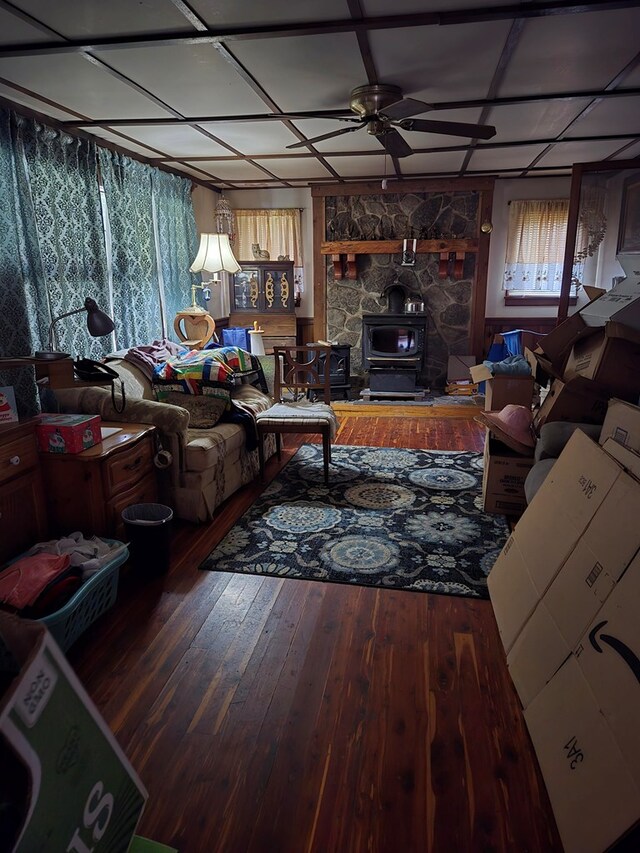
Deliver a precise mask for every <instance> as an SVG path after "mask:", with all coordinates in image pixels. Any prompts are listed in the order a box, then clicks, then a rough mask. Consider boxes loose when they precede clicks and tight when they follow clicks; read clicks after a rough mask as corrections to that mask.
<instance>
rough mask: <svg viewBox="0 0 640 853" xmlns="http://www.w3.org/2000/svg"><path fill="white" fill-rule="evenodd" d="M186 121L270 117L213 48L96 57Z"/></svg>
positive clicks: (143, 50) (181, 47) (151, 50)
mask: <svg viewBox="0 0 640 853" xmlns="http://www.w3.org/2000/svg"><path fill="white" fill-rule="evenodd" d="M96 55H97V56H99V57H100V58H102V59H104V61H105V62H106V63H108V64H109V65H110V66H111V67H112V68H115V69H116V70H117V71H119V72H120V73H121V74H124V75H125V76H126V77H129V78H131V79H132V80H133V81H134V82H135V83H137V84H138V85H140V86H142V87H143V88H144V89H147V90H148V91H151V92H153V93H154V94H155V95H156V96H157V97H159V98H160V99H161V100H162V101H164V102H165V103H167V104H169V106H171V107H173V108H174V109H177V110H178V111H179V112H180V113H182V115H184V116H186V117H197V116H217V115H240V114H242V113H267V112H270V111H269V110H268V109H267V107H266V106H265V104H264V102H263V101H262V100H261V99H260V98H259V97H258V96H257V95H256V94H255V92H253V90H252V89H250V88H249V86H248V85H247V84H246V83H245V82H244V80H243V79H242V78H241V77H239V76H238V74H237V73H236V72H235V71H234V70H233V68H232V67H231V65H229V63H228V62H226V61H225V60H224V59H223V58H222V57H221V56H220V54H219V53H218V51H217V50H216V49H215V48H214V47H213V45H210V44H200V45H177V46H162V47H147V48H137V49H136V50H109V51H96Z"/></svg>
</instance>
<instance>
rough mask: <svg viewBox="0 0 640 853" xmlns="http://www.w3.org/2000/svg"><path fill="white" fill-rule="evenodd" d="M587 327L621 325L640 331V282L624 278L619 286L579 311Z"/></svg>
mask: <svg viewBox="0 0 640 853" xmlns="http://www.w3.org/2000/svg"><path fill="white" fill-rule="evenodd" d="M580 315H581V317H582V319H583V320H584V322H585V323H586V325H587V326H594V327H598V326H605V325H607V324H609V323H621V324H622V325H624V326H627V327H628V328H630V329H636V330H638V331H640V281H638V280H637V279H634V278H625V279H624V281H621V282H620V284H617V285H616V286H615V287H614V288H612V289H611V290H609V291H608V292H607V293H605V294H604V295H603V296H600V297H599V298H598V299H594V300H593V301H592V302H590V303H589V304H588V305H585V307H584V308H582V309H581V311H580Z"/></svg>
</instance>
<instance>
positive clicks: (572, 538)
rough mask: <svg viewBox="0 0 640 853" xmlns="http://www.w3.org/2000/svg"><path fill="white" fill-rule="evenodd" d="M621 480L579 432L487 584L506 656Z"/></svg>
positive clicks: (612, 463)
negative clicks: (608, 496) (617, 482)
mask: <svg viewBox="0 0 640 853" xmlns="http://www.w3.org/2000/svg"><path fill="white" fill-rule="evenodd" d="M531 461H533V460H531ZM621 474H624V472H623V470H622V468H621V467H620V466H619V465H618V463H617V462H616V461H615V460H614V459H612V458H611V457H610V456H609V455H608V454H606V453H605V452H604V450H603V449H602V448H601V447H600V446H599V445H598V444H596V442H594V441H592V440H591V439H590V438H588V437H587V436H586V435H585V434H584V433H583V432H581V431H580V430H576V431H575V432H574V433H573V435H572V436H571V438H570V439H569V441H568V442H567V444H566V445H565V448H564V450H563V451H562V453H561V454H560V456H559V457H558V459H557V460H556V463H555V465H554V466H553V468H552V469H551V471H550V472H549V474H548V475H547V477H546V478H545V480H544V482H543V484H542V486H541V487H540V488H539V489H538V491H537V492H536V494H535V496H534V498H533V500H532V501H531V503H530V504H529V506H528V507H527V508H526V510H525V512H524V513H523V515H522V517H521V518H520V519H519V520H518V522H517V524H516V526H515V529H514V531H513V533H512V534H511V536H510V537H509V539H508V541H507V543H506V545H505V546H504V548H503V549H502V552H501V553H500V555H499V556H498V559H497V560H496V562H495V564H494V566H493V568H492V569H491V572H490V573H489V577H488V579H487V585H488V588H489V594H490V597H491V602H492V605H493V610H494V614H495V617H496V621H497V623H498V630H499V631H500V637H501V640H502V643H503V645H504V648H505V651H507V652H509V650H510V649H511V647H512V646H513V643H514V642H515V640H516V638H517V636H518V634H519V633H520V631H521V630H522V628H523V627H524V625H525V623H526V622H527V620H528V619H529V617H530V616H531V614H532V613H533V611H534V609H535V607H536V605H537V603H538V601H540V599H541V598H542V597H543V595H544V594H545V592H546V591H547V589H548V588H549V586H550V585H551V582H552V581H553V580H554V578H555V577H556V575H557V574H558V572H559V571H560V569H561V568H562V566H563V565H564V563H565V561H566V560H567V558H568V557H569V555H570V554H571V552H572V551H573V550H574V548H575V546H576V544H577V542H578V540H579V539H580V537H581V536H582V535H583V533H584V531H585V530H586V529H587V527H588V526H589V524H590V523H591V520H592V519H593V518H594V516H595V515H596V512H597V511H598V509H599V507H600V506H601V504H602V503H603V502H604V500H605V498H606V496H607V494H608V493H609V491H610V490H611V489H612V487H613V485H614V483H615V482H616V480H617V479H618V478H619V477H620V475H621ZM625 476H627V475H625Z"/></svg>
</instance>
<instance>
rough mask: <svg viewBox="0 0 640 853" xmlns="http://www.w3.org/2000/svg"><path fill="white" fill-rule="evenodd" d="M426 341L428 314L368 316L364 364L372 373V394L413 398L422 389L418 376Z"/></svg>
mask: <svg viewBox="0 0 640 853" xmlns="http://www.w3.org/2000/svg"><path fill="white" fill-rule="evenodd" d="M426 342H427V315H426V313H421V314H417V313H414V314H405V313H402V314H399V313H398V314H396V313H393V314H364V315H363V317H362V361H363V365H364V366H365V367H366V368H367V369H368V370H369V384H370V391H372V392H376V391H379V392H385V393H393V392H398V393H399V394H400V395H410V394H412V393H416V392H418V391H419V390H421V389H418V387H417V377H418V374H419V373H420V372H421V371H422V369H423V367H424V359H425V351H426Z"/></svg>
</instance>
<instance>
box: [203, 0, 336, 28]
mask: <svg viewBox="0 0 640 853" xmlns="http://www.w3.org/2000/svg"><path fill="white" fill-rule="evenodd" d="M189 5H190V6H191V8H192V9H193V11H194V12H196V14H198V15H199V16H200V17H201V18H202V19H203V20H204V21H205V22H206V23H207V24H208V26H209V27H212V28H213V27H245V26H247V22H248V21H251V26H253V27H260V26H265V25H267V24H279V23H289V22H291V23H297V22H301V21H334V20H340V19H341V20H347V19H348V18H349V6H348V5H347V2H346V0H323V2H322V3H321V4H320V3H297V4H293V3H291V0H270V2H269V3H265V2H264V0H242V3H238V0H191V3H190V4H189Z"/></svg>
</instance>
